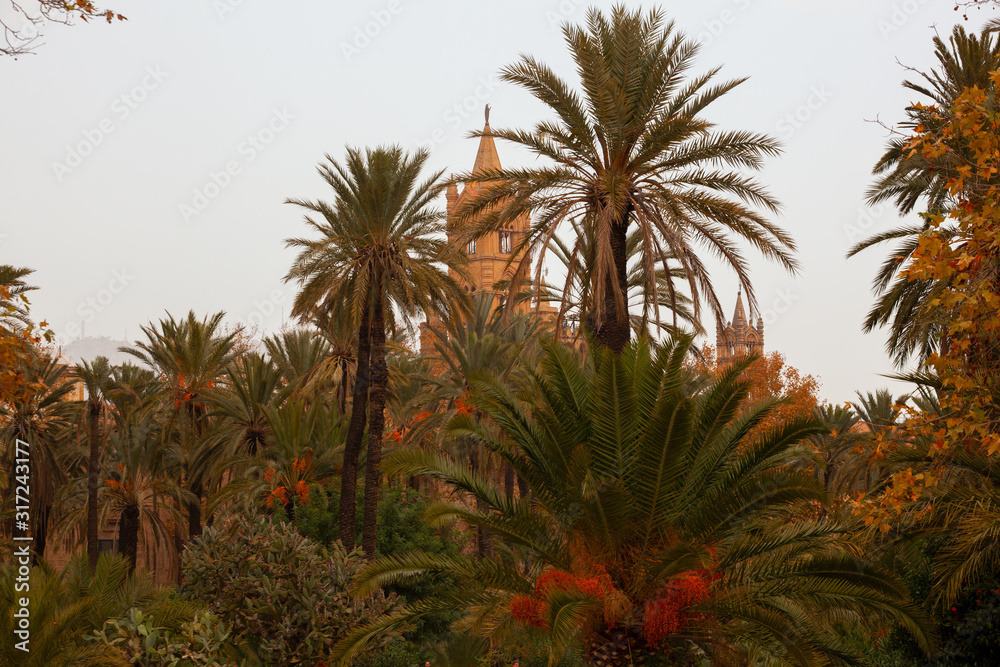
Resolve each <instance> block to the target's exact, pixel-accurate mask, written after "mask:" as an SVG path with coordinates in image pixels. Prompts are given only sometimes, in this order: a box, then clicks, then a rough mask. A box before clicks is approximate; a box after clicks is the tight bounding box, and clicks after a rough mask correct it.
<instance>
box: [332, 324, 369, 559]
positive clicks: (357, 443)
mask: <svg viewBox="0 0 1000 667" xmlns="http://www.w3.org/2000/svg"><path fill="white" fill-rule="evenodd" d="M370 356H371V330H370V326H369V320H368V313H367V312H365V313H363V314H362V315H361V326H360V327H359V328H358V370H357V373H356V374H355V376H354V399H353V404H352V405H351V421H350V424H349V425H348V427H347V440H346V442H345V443H344V465H343V467H342V468H341V471H340V512H339V515H340V516H339V520H338V523H337V531H338V535H337V537H338V538H339V539H340V543H341V544H343V545H344V548H345V549H347V550H348V551H352V550H353V549H354V539H355V535H356V527H355V522H354V511H355V503H356V493H357V486H358V455H359V454H360V453H361V439H362V437H364V434H365V416H366V414H367V411H368V375H369V370H370V369H369V364H370V359H369V358H370Z"/></svg>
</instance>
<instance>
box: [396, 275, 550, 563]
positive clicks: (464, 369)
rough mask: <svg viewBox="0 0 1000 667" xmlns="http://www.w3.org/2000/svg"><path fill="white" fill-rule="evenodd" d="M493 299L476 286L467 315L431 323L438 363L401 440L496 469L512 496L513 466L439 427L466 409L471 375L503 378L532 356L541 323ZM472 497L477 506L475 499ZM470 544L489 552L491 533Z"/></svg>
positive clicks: (481, 468)
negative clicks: (442, 326) (437, 325)
mask: <svg viewBox="0 0 1000 667" xmlns="http://www.w3.org/2000/svg"><path fill="white" fill-rule="evenodd" d="M496 301H497V296H496V295H495V294H493V293H491V292H487V291H485V290H483V291H480V292H479V294H477V295H476V296H475V297H473V300H472V310H471V313H470V314H469V316H468V317H465V318H462V319H458V320H451V321H450V322H447V323H446V327H445V329H444V330H441V329H439V328H432V329H431V332H432V335H433V340H434V351H435V352H436V355H435V357H434V358H435V361H437V362H438V364H437V365H438V368H437V369H435V370H434V371H433V372H432V373H429V374H427V375H425V376H424V378H423V380H424V384H425V386H426V390H425V391H424V392H423V393H422V395H421V396H420V398H419V400H418V402H417V405H418V409H419V410H420V414H421V416H422V418H421V419H420V420H419V421H416V422H415V423H413V424H412V426H411V427H410V428H409V430H408V433H407V439H406V440H407V441H409V443H424V442H428V441H431V442H433V441H436V444H437V445H438V449H439V451H446V452H448V453H449V454H450V455H452V456H454V457H455V458H456V459H460V460H466V461H468V463H469V466H470V467H471V469H472V470H474V471H475V472H476V473H477V474H482V475H488V473H489V471H497V470H501V471H502V472H503V474H504V484H505V489H504V490H505V492H506V493H507V495H510V496H513V485H514V482H515V477H514V471H513V468H510V467H509V466H506V465H505V464H504V462H503V461H500V460H498V459H497V458H496V457H495V456H492V455H491V453H490V451H489V450H487V449H485V448H483V447H482V446H481V445H480V444H479V442H478V441H476V440H475V439H474V438H469V437H465V436H459V437H457V438H456V437H454V436H452V435H451V434H449V433H448V432H447V430H446V429H445V428H444V427H445V425H446V424H447V423H448V422H449V421H450V420H451V419H453V418H455V417H456V416H457V415H459V414H464V413H466V412H468V411H469V410H470V409H471V407H470V405H469V391H470V388H471V383H472V382H473V380H474V379H476V378H481V377H483V376H487V375H489V376H492V377H497V378H501V379H505V380H506V379H507V378H508V377H510V376H511V375H512V374H515V373H518V372H524V371H525V370H526V369H527V368H530V367H531V366H532V365H533V364H532V361H533V359H535V358H537V356H538V355H537V350H538V346H537V340H538V336H539V335H540V333H541V329H540V326H539V322H538V321H537V319H535V318H532V317H530V316H526V315H523V314H513V315H511V316H505V314H504V312H503V310H502V309H501V308H497V307H496V305H495V304H496ZM475 502H476V503H477V505H478V506H482V500H481V499H478V498H477V499H476V500H475ZM476 546H477V551H478V554H479V555H480V556H482V557H489V556H491V555H493V551H494V549H493V539H492V535H490V533H489V532H488V531H486V530H483V529H477V531H476Z"/></svg>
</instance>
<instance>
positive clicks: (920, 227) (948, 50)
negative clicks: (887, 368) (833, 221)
mask: <svg viewBox="0 0 1000 667" xmlns="http://www.w3.org/2000/svg"><path fill="white" fill-rule="evenodd" d="M934 53H935V56H936V57H937V67H935V68H933V69H931V71H930V72H929V73H923V72H917V74H918V75H919V79H918V80H917V81H909V80H907V81H904V82H903V87H904V88H907V89H908V90H911V91H913V92H915V93H918V94H920V95H921V96H922V97H923V99H922V100H921V103H922V105H917V104H914V105H912V106H910V107H908V108H907V109H906V119H905V120H904V121H903V122H902V123H900V128H901V129H902V130H903V132H902V133H898V134H896V135H894V136H893V137H892V138H891V139H889V141H888V142H887V143H886V149H885V152H884V153H883V155H882V157H881V158H880V159H879V161H878V162H877V163H876V164H875V168H874V170H873V171H874V174H875V176H876V180H875V182H874V183H873V184H872V186H871V187H870V188H869V190H868V203H869V204H880V203H884V202H892V203H893V204H894V205H895V207H896V209H897V210H898V211H899V213H900V214H903V215H905V214H908V213H911V212H914V211H917V212H921V213H922V212H929V213H935V214H940V213H944V212H947V211H948V210H949V209H951V208H952V207H953V206H954V205H955V203H956V202H955V199H954V198H953V196H952V195H951V194H950V193H949V191H948V187H947V185H948V181H949V179H950V178H952V177H953V176H954V175H955V171H954V170H955V167H956V166H958V165H960V164H962V163H963V162H964V159H963V157H962V155H961V154H959V153H945V154H943V155H941V156H939V157H937V158H935V159H933V160H931V159H929V158H927V157H926V156H924V155H923V154H922V153H921V152H920V151H917V152H913V151H911V150H909V149H908V148H907V141H908V140H909V137H910V133H912V132H914V131H915V130H916V129H917V128H918V127H921V126H922V127H923V128H924V129H925V130H928V131H929V130H932V129H933V128H935V127H938V126H940V124H941V123H942V122H943V121H942V120H940V119H939V118H937V117H936V115H935V114H936V110H937V111H940V110H949V109H951V107H952V105H953V104H954V102H955V100H956V98H958V96H959V95H961V94H962V91H964V90H966V89H968V88H972V87H978V88H980V89H981V90H987V91H988V90H992V89H993V88H994V84H993V81H992V80H991V78H990V73H991V72H993V71H994V70H996V69H998V67H1000V36H998V35H997V33H996V32H995V31H992V30H990V29H989V28H986V29H984V30H983V31H982V32H981V33H980V34H978V35H976V34H974V33H972V34H970V33H968V32H966V30H965V28H964V27H963V26H962V25H956V26H955V27H954V29H953V30H952V34H951V36H950V37H949V38H948V41H947V42H946V41H945V40H943V39H942V38H941V37H939V36H935V37H934ZM921 79H922V80H921ZM929 229H930V226H929V223H928V222H926V221H924V222H921V223H918V224H906V225H903V226H900V227H897V228H895V229H891V230H888V231H885V232H880V233H878V234H875V235H873V236H871V237H870V238H868V239H865V240H864V241H861V242H860V243H858V244H856V245H855V246H854V247H853V248H851V250H850V251H849V252H848V253H847V256H848V257H853V256H854V255H856V254H858V253H859V252H861V251H863V250H866V249H867V248H872V247H875V246H880V245H882V244H883V243H896V244H897V245H896V247H895V248H894V249H893V250H892V252H891V253H890V255H889V256H888V257H886V259H885V261H884V262H883V263H882V266H881V267H879V271H878V273H877V274H876V276H875V280H874V281H873V291H874V293H875V295H876V299H875V303H874V305H873V306H872V308H871V310H870V311H869V312H868V315H867V316H866V317H865V320H864V325H863V326H864V331H865V332H866V333H868V332H871V331H874V330H875V329H877V328H881V327H888V329H889V338H888V340H887V341H886V349H887V351H888V352H889V353H890V354H891V355H892V356H893V358H894V361H895V362H896V364H897V365H899V366H903V365H905V364H906V362H907V361H908V359H910V358H911V357H914V356H915V357H917V359H918V360H921V361H922V360H924V359H926V358H927V356H928V355H930V354H931V353H934V352H937V351H938V350H939V349H940V347H941V345H943V344H944V343H943V337H944V336H945V334H946V330H947V327H946V325H945V324H944V313H943V312H942V310H941V309H940V308H937V307H935V306H933V305H932V304H933V302H934V301H935V299H937V297H938V296H939V295H940V294H941V291H942V289H943V286H942V285H941V284H940V283H939V282H937V281H933V280H910V279H908V278H907V277H905V276H901V275H900V272H901V271H902V270H903V269H904V268H905V267H906V266H907V265H908V264H909V262H910V259H911V257H912V256H913V253H914V252H915V251H916V250H917V246H918V243H919V240H920V237H921V235H922V234H925V233H926V232H927V231H928V230H929ZM941 230H943V231H944V232H945V234H950V233H953V232H954V231H955V228H954V225H952V224H951V223H949V222H947V221H946V222H945V223H943V224H942V225H941Z"/></svg>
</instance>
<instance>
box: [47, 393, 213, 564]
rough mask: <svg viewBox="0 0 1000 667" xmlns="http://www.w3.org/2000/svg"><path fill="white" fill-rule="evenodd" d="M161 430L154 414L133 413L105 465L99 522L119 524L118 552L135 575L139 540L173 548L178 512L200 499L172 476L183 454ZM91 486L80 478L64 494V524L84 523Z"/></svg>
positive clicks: (119, 428) (115, 435) (114, 436)
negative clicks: (82, 515)
mask: <svg viewBox="0 0 1000 667" xmlns="http://www.w3.org/2000/svg"><path fill="white" fill-rule="evenodd" d="M159 428H160V424H159V423H158V421H157V419H156V417H155V416H154V415H153V414H151V413H148V412H147V413H140V412H136V413H133V414H132V415H130V416H129V417H128V418H127V419H126V420H124V421H123V422H120V423H118V424H117V425H116V428H115V429H113V430H112V431H111V433H110V434H109V435H108V448H107V455H106V456H105V457H104V461H103V466H102V472H101V483H100V488H99V491H98V505H99V507H100V518H99V520H100V522H102V523H105V524H108V525H117V527H118V552H119V553H120V554H121V555H122V556H123V557H124V558H125V559H126V560H127V561H128V563H129V567H130V568H131V569H132V570H134V569H135V566H136V562H137V559H138V553H139V543H140V541H141V542H143V543H144V544H146V545H147V546H153V545H160V544H169V543H170V537H171V534H172V527H173V526H174V525H178V524H180V523H181V522H182V521H183V515H182V514H181V512H180V511H179V510H178V509H177V508H178V507H184V506H187V505H190V503H192V502H194V500H195V499H194V496H193V495H192V494H191V493H190V492H189V491H187V490H186V489H184V488H183V487H182V486H181V485H180V484H179V483H178V482H177V480H176V479H175V478H174V476H173V475H171V474H170V472H171V470H172V469H174V468H176V466H177V465H178V462H179V461H180V460H181V459H183V458H184V452H183V450H182V448H181V447H180V445H178V444H177V443H175V442H173V441H171V440H170V439H167V438H163V437H161V436H160V434H159V433H158V430H159ZM88 487H89V483H88V479H87V478H86V477H82V476H81V477H78V478H76V479H74V480H71V481H70V482H69V483H68V484H66V485H65V486H63V487H62V488H61V489H60V493H59V496H58V498H59V503H60V505H61V507H62V508H63V516H62V517H61V519H62V521H61V522H60V523H61V524H62V525H73V524H74V523H76V522H78V521H79V518H80V517H79V515H80V514H81V509H82V508H84V507H85V506H86V505H85V503H84V502H83V501H84V499H86V498H87V495H88V491H89V489H88Z"/></svg>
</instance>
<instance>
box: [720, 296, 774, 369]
mask: <svg viewBox="0 0 1000 667" xmlns="http://www.w3.org/2000/svg"><path fill="white" fill-rule="evenodd" d="M715 340H716V356H717V358H718V365H719V367H720V368H723V367H725V366H728V365H729V364H730V363H732V362H733V361H734V360H735V359H738V358H739V357H744V356H746V355H749V354H763V353H764V320H763V319H762V318H761V317H760V316H758V317H757V325H756V326H754V325H753V323H752V320H751V319H748V318H747V314H746V310H745V309H744V308H743V293H742V291H741V292H738V293H737V295H736V309H735V311H734V312H733V320H732V322H729V323H727V324H726V326H725V327H719V329H718V331H717V332H716V336H715Z"/></svg>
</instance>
